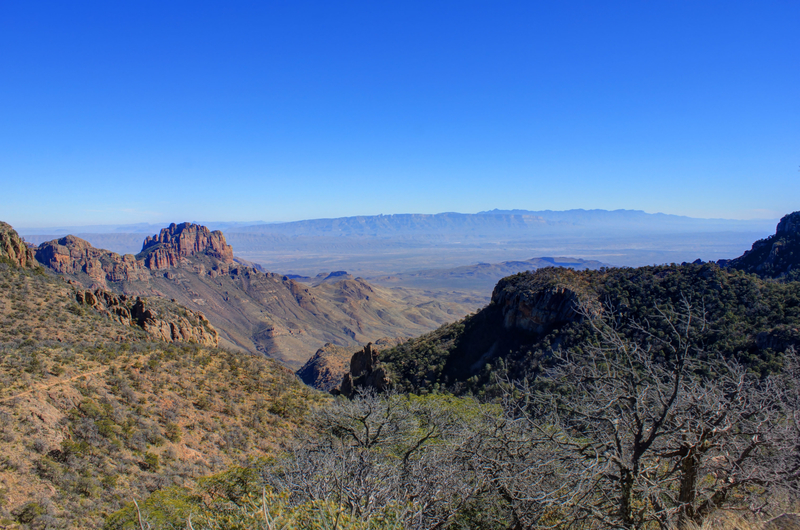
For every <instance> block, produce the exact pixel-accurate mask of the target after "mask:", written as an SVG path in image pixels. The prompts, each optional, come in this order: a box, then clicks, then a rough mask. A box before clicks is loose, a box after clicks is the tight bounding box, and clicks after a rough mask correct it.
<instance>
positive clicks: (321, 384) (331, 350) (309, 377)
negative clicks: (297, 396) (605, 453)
mask: <svg viewBox="0 0 800 530" xmlns="http://www.w3.org/2000/svg"><path fill="white" fill-rule="evenodd" d="M406 340H408V339H403V338H400V337H398V338H394V339H385V338H384V339H378V340H376V341H375V343H374V344H373V343H369V346H370V348H371V350H374V351H376V352H378V351H381V350H385V349H388V348H391V347H393V346H397V345H398V344H402V343H403V342H405V341H406ZM358 351H359V350H355V349H354V348H352V347H350V348H347V347H343V346H336V345H334V344H330V343H328V344H326V345H324V346H323V347H322V348H320V349H318V350H317V351H316V353H315V354H314V355H313V356H312V357H311V358H310V359H309V360H308V361H306V364H304V365H303V367H302V368H300V369H299V370H298V371H297V372H296V373H297V376H298V377H299V378H300V380H301V381H303V382H304V383H305V384H307V385H309V386H311V387H314V388H316V389H317V390H324V391H326V392H327V391H330V390H333V389H334V388H335V387H337V386H340V385H341V384H342V378H343V377H344V376H345V374H347V373H349V372H351V368H352V367H351V362H350V361H351V359H352V358H353V355H354V354H357V353H358ZM354 352H355V353H354Z"/></svg>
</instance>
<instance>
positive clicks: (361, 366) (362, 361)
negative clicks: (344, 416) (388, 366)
mask: <svg viewBox="0 0 800 530" xmlns="http://www.w3.org/2000/svg"><path fill="white" fill-rule="evenodd" d="M389 385H390V381H389V377H388V375H387V373H386V370H385V368H384V367H383V366H381V363H380V361H379V360H378V350H376V349H374V348H373V347H372V343H371V342H370V343H369V344H367V345H366V346H364V349H363V350H360V351H357V352H356V353H354V354H353V357H352V358H351V359H350V371H349V372H348V373H346V374H345V375H344V378H343V379H342V384H341V386H340V387H338V388H334V389H333V390H332V391H331V393H332V394H334V395H342V396H345V397H348V398H352V397H353V396H354V395H355V393H356V391H357V390H358V389H359V388H363V389H367V388H371V389H373V390H375V391H376V392H382V391H384V390H386V389H387V388H389Z"/></svg>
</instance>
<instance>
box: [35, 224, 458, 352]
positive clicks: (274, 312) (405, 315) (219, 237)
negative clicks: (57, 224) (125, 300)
mask: <svg viewBox="0 0 800 530" xmlns="http://www.w3.org/2000/svg"><path fill="white" fill-rule="evenodd" d="M36 256H37V258H38V259H39V260H40V261H41V262H42V263H44V264H45V265H46V266H47V267H49V268H50V269H52V270H53V271H55V272H58V273H59V274H63V275H65V276H67V277H69V278H71V279H73V280H75V281H78V282H81V283H82V284H83V285H85V286H86V287H87V288H89V289H104V290H108V291H113V292H115V293H118V294H124V295H126V296H129V297H136V296H139V297H151V298H153V297H160V298H166V299H173V300H176V301H177V302H178V303H180V304H182V305H184V306H185V307H187V308H188V309H189V310H191V311H194V312H195V313H200V312H202V314H203V315H205V316H206V317H207V318H208V320H209V321H210V323H211V324H212V325H213V326H214V327H215V328H216V329H217V330H218V331H219V333H220V344H221V345H225V346H227V347H234V348H239V349H244V350H246V351H250V352H260V353H264V354H266V355H269V356H271V357H274V358H277V359H280V360H281V361H283V362H285V363H286V364H288V365H290V366H294V367H296V368H299V367H300V366H301V365H302V364H303V363H304V362H305V361H306V360H308V358H309V357H310V356H311V354H312V352H314V351H316V350H317V349H319V348H320V347H321V346H323V345H324V344H326V343H333V344H337V345H340V346H347V347H356V346H358V345H360V344H364V343H366V342H369V341H375V340H377V339H379V338H381V337H387V336H389V337H391V336H413V335H417V334H420V333H424V332H426V331H429V330H431V329H435V328H436V327H437V326H439V325H441V324H443V323H446V322H449V321H453V320H456V319H458V318H460V317H461V316H463V315H464V314H466V313H468V312H469V310H470V309H471V307H465V306H461V305H459V304H455V303H450V304H448V303H440V302H437V301H434V300H432V299H430V298H429V297H426V296H424V295H421V294H419V293H416V292H414V291H413V290H405V289H383V288H377V287H373V286H371V285H369V284H367V283H366V282H365V281H364V280H362V279H360V278H352V277H351V276H349V275H346V274H340V275H338V276H337V275H334V276H332V277H330V278H328V279H327V280H326V281H324V282H320V284H319V285H313V286H308V285H305V284H302V283H298V282H295V281H293V280H291V279H290V278H288V277H285V276H281V275H278V274H273V273H268V272H263V271H261V270H258V269H257V268H253V267H249V266H246V265H243V264H241V263H239V262H237V261H236V260H234V258H233V250H232V248H231V247H230V245H228V244H227V242H226V241H225V237H224V235H223V234H222V233H221V232H219V231H214V232H212V231H209V230H208V229H207V228H206V227H203V226H199V225H195V224H191V223H182V224H179V225H176V224H172V225H170V226H169V227H168V228H165V229H162V230H161V232H160V233H159V234H157V235H155V236H152V237H148V238H147V239H146V240H145V241H144V244H143V246H142V251H141V252H140V253H139V254H137V255H136V256H132V255H124V256H120V255H119V254H115V253H113V252H109V251H105V250H100V249H95V248H93V247H92V246H91V245H89V244H88V243H87V242H86V241H83V240H81V239H79V238H76V237H73V236H67V237H64V238H61V239H58V240H54V241H49V242H45V243H42V244H41V245H40V246H39V248H38V249H37V252H36ZM164 333H165V335H166V334H169V333H168V332H167V330H166V329H165V330H164ZM170 333H171V332H170Z"/></svg>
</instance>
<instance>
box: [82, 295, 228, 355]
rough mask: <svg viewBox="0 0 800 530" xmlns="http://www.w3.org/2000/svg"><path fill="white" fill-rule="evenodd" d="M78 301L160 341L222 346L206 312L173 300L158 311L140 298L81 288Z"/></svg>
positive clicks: (164, 302) (165, 303) (163, 303)
mask: <svg viewBox="0 0 800 530" xmlns="http://www.w3.org/2000/svg"><path fill="white" fill-rule="evenodd" d="M75 300H76V301H77V302H78V303H79V304H82V305H85V306H88V307H91V308H92V309H94V310H95V311H97V312H98V313H100V314H102V315H106V316H107V317H109V318H111V319H112V320H115V321H117V322H120V323H121V324H125V325H128V326H138V327H140V328H142V329H143V330H145V331H146V332H147V334H148V335H150V336H152V337H154V338H156V339H158V340H163V341H165V342H190V343H194V344H203V345H206V346H218V345H219V333H218V332H217V330H216V329H214V327H213V326H212V325H211V324H210V323H209V322H208V319H207V318H206V317H205V315H203V314H202V313H198V312H195V311H192V310H190V309H186V308H185V307H182V306H179V305H178V304H175V303H172V302H166V301H161V304H162V306H163V307H162V309H161V311H157V310H155V309H154V308H149V307H147V305H146V302H145V301H144V300H142V299H141V298H139V297H137V298H135V299H132V298H130V297H128V296H126V295H124V294H121V295H117V294H114V293H110V292H108V291H104V290H102V289H96V290H94V291H83V290H79V291H77V292H76V293H75Z"/></svg>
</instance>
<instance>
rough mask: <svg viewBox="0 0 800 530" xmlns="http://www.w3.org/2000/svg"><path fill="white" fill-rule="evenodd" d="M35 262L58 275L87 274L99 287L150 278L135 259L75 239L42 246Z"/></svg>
mask: <svg viewBox="0 0 800 530" xmlns="http://www.w3.org/2000/svg"><path fill="white" fill-rule="evenodd" d="M36 259H37V260H38V261H39V262H40V263H42V264H43V265H45V266H47V267H49V268H50V269H52V270H53V271H54V272H57V273H59V274H67V275H78V274H86V275H87V276H89V278H91V279H92V281H93V282H94V283H95V285H96V286H98V287H106V285H107V284H106V282H108V281H111V282H129V281H135V280H145V279H147V278H148V277H149V276H150V272H149V271H148V270H147V269H146V268H145V267H144V265H143V264H142V262H140V261H138V260H137V259H136V258H135V257H134V256H132V255H130V254H125V255H124V256H120V255H119V254H117V253H116V252H110V251H108V250H102V249H98V248H94V247H93V246H92V245H91V243H89V242H88V241H85V240H83V239H81V238H79V237H75V236H66V237H62V238H61V239H55V240H53V241H48V242H46V243H42V244H41V245H39V247H38V248H37V249H36Z"/></svg>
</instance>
